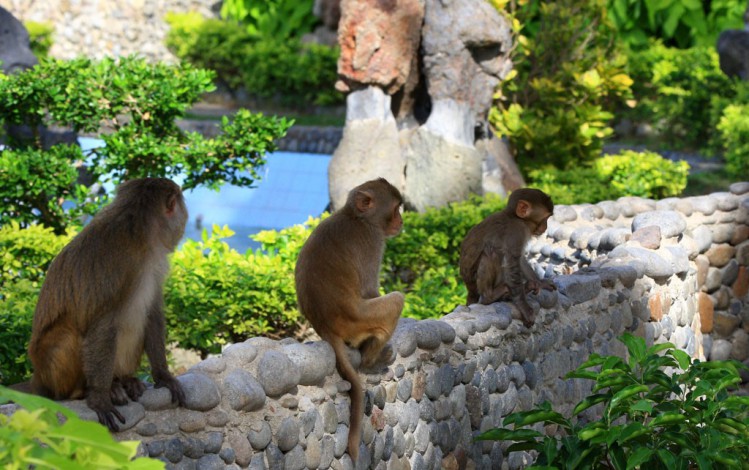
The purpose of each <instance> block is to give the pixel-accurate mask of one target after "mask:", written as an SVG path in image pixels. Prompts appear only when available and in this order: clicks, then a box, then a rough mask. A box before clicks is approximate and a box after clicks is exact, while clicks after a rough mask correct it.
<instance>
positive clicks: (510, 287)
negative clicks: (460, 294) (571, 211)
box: [460, 188, 556, 327]
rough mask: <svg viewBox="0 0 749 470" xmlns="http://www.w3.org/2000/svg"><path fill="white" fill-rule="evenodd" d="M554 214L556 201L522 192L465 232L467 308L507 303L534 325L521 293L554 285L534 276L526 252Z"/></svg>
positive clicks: (527, 190)
mask: <svg viewBox="0 0 749 470" xmlns="http://www.w3.org/2000/svg"><path fill="white" fill-rule="evenodd" d="M553 212H554V203H553V202H552V201H551V198H550V197H549V196H547V195H546V194H545V193H544V192H543V191H540V190H538V189H532V188H522V189H518V190H515V191H513V192H512V194H510V199H509V201H508V202H507V207H505V208H504V210H502V211H500V212H497V213H495V214H492V215H490V216H488V217H487V218H486V219H484V220H483V221H482V222H481V223H479V224H478V225H476V226H475V227H473V228H472V229H471V230H469V231H468V234H467V235H466V237H465V239H464V240H463V243H462V245H461V246H460V276H461V277H462V278H463V282H465V285H466V288H467V289H468V299H467V300H466V302H467V304H468V305H470V304H474V303H477V302H478V303H481V304H484V305H488V304H490V303H493V302H497V301H499V300H506V299H510V300H512V301H513V303H514V304H515V305H516V306H517V308H518V310H519V311H520V316H521V318H522V321H523V324H524V325H525V326H527V327H531V326H533V323H534V321H535V314H534V313H533V309H532V308H531V307H530V305H528V301H527V300H526V298H525V294H526V293H527V292H531V291H532V292H534V293H536V294H538V293H539V292H540V291H541V289H545V290H554V289H556V286H555V285H554V284H553V283H551V282H549V281H546V280H541V279H539V278H538V276H537V275H536V273H535V272H534V271H533V269H532V268H531V266H530V265H529V264H528V260H526V259H525V256H524V251H525V246H526V244H527V243H528V240H530V238H531V236H539V235H543V233H544V232H546V223H547V221H548V219H549V217H551V215H552V214H553Z"/></svg>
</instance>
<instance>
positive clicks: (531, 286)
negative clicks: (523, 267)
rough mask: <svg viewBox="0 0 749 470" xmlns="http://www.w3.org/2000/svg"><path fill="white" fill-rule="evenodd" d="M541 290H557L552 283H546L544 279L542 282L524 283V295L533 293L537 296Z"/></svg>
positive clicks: (532, 280)
mask: <svg viewBox="0 0 749 470" xmlns="http://www.w3.org/2000/svg"><path fill="white" fill-rule="evenodd" d="M541 289H543V290H557V286H556V284H554V283H553V282H551V281H547V280H546V279H543V280H536V279H531V280H529V281H528V282H526V283H525V292H526V293H530V292H533V293H534V294H536V295H538V293H539V292H541Z"/></svg>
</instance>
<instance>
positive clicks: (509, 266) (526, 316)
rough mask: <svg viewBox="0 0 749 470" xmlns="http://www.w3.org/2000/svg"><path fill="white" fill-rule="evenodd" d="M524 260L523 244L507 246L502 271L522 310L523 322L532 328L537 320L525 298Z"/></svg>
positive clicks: (511, 292)
mask: <svg viewBox="0 0 749 470" xmlns="http://www.w3.org/2000/svg"><path fill="white" fill-rule="evenodd" d="M524 260H525V259H524V258H523V250H522V246H521V245H515V246H507V247H506V250H505V256H504V258H503V260H502V261H503V263H502V273H503V277H504V279H505V282H506V284H507V288H508V289H509V291H510V295H511V296H512V301H513V303H514V304H515V306H516V307H517V308H518V310H519V311H520V317H521V319H522V321H523V324H524V325H525V326H526V327H528V328H530V327H531V326H533V323H534V322H535V314H534V313H533V309H532V308H531V306H530V305H529V304H528V301H527V300H526V298H525V284H524V282H523V268H522V264H523V261H524ZM529 267H530V266H529Z"/></svg>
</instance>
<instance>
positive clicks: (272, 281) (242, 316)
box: [165, 227, 306, 357]
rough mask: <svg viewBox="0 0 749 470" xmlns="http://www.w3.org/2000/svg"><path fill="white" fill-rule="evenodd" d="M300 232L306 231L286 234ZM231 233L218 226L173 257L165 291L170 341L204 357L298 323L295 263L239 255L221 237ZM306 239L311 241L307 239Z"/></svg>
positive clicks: (274, 257)
mask: <svg viewBox="0 0 749 470" xmlns="http://www.w3.org/2000/svg"><path fill="white" fill-rule="evenodd" d="M286 232H287V233H295V232H296V233H298V235H299V238H298V240H299V241H300V242H299V245H298V248H297V247H296V245H295V244H294V245H290V247H289V249H292V248H291V246H294V248H293V249H294V250H295V251H296V252H298V249H299V248H301V242H302V234H303V233H304V230H303V229H302V228H301V227H296V228H292V229H286ZM232 235H233V232H232V231H231V230H229V229H228V228H226V227H224V228H218V227H214V228H213V232H212V234H211V236H208V234H207V232H204V233H203V238H202V240H201V241H192V240H187V241H186V242H185V243H184V245H182V247H181V248H180V249H179V250H178V251H177V252H175V253H174V255H172V270H171V275H170V277H169V279H168V281H167V284H166V289H165V302H166V306H167V332H168V335H169V340H170V341H176V342H177V343H178V344H179V346H181V347H183V348H190V349H195V350H198V351H200V352H201V353H202V355H203V356H204V357H205V356H206V355H207V354H208V353H218V352H220V351H221V346H222V345H224V344H227V343H233V342H240V341H243V340H245V339H247V338H249V337H252V336H259V335H274V334H280V333H283V332H288V331H290V330H291V329H292V328H293V326H294V325H295V324H296V321H297V318H298V312H297V309H296V291H295V289H294V265H295V260H296V255H294V259H293V260H292V259H290V257H289V256H288V252H285V253H284V254H279V253H278V252H272V253H268V254H263V253H259V252H258V253H253V252H252V251H248V252H247V253H245V254H240V253H238V252H237V251H235V250H233V249H231V248H229V246H228V245H227V244H226V242H224V241H222V240H221V239H222V238H226V237H230V236H232ZM304 239H306V237H304Z"/></svg>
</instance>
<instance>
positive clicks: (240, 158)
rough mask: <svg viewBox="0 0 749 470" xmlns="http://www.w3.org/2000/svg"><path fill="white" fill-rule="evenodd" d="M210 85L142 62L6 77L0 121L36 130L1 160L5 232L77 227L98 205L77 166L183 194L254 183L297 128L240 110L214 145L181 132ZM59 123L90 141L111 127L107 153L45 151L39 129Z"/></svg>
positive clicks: (82, 63)
mask: <svg viewBox="0 0 749 470" xmlns="http://www.w3.org/2000/svg"><path fill="white" fill-rule="evenodd" d="M212 78H213V73H212V72H210V71H207V70H199V69H194V68H192V67H191V66H189V65H186V66H181V67H179V66H169V65H164V64H155V65H153V64H148V63H146V62H145V61H144V60H143V59H138V58H135V57H127V58H121V59H118V60H114V59H105V60H102V61H100V62H92V61H90V60H88V59H76V60H73V61H44V62H42V63H41V64H40V65H38V66H36V67H34V68H32V69H29V70H26V71H24V72H22V73H19V74H17V75H13V76H4V75H0V119H2V120H3V121H4V122H5V123H6V124H14V125H25V126H29V127H28V128H29V129H30V132H28V133H26V134H25V135H24V134H13V135H11V134H9V135H8V140H7V142H8V145H9V148H8V149H6V150H5V151H4V152H3V154H2V157H0V178H2V179H3V181H6V182H8V183H9V184H6V185H3V187H2V189H0V201H2V203H0V225H5V224H7V223H8V222H9V221H10V220H18V221H19V222H20V223H21V224H22V225H24V226H25V225H28V224H29V223H31V222H32V221H39V222H41V223H43V224H44V225H46V226H49V227H52V228H54V229H55V231H56V232H57V233H63V232H64V231H65V227H67V226H68V225H70V224H78V223H80V221H79V220H78V218H79V216H80V215H81V214H86V213H89V214H90V213H92V212H93V211H94V210H96V209H97V208H98V206H99V205H100V203H101V201H100V200H98V199H97V197H95V196H96V195H94V194H90V193H89V191H88V190H87V188H84V187H82V186H80V185H78V184H76V183H75V180H76V177H77V170H76V169H75V168H74V167H75V166H77V165H80V162H81V161H84V162H85V164H86V166H87V170H88V172H90V173H91V175H92V176H93V178H94V179H95V180H97V181H99V182H104V181H107V180H111V181H113V182H114V183H115V184H116V183H119V182H120V181H122V180H124V179H127V178H136V177H143V176H163V177H176V176H184V182H183V187H184V188H192V187H195V186H198V185H206V186H208V187H211V188H217V187H219V186H220V185H222V184H224V183H230V184H234V185H238V186H247V185H250V184H252V182H253V181H254V180H255V179H257V175H256V173H255V171H254V168H255V167H256V166H257V165H261V164H263V163H264V160H263V158H264V155H265V153H266V152H270V151H273V150H275V148H276V145H275V140H276V139H278V138H280V137H282V136H283V135H284V134H285V133H286V131H287V129H288V128H289V127H290V126H291V122H289V121H287V120H286V119H278V118H266V117H264V116H263V115H262V114H252V113H250V112H249V111H247V110H240V111H239V112H237V114H236V115H235V116H234V117H233V120H229V119H228V118H226V117H225V118H224V119H223V121H222V123H221V126H220V127H221V131H222V133H221V134H220V135H219V136H218V137H216V138H214V139H206V138H205V137H203V136H201V135H200V134H198V133H184V132H182V131H181V130H180V129H179V127H177V124H176V120H177V119H178V118H181V117H183V116H184V114H185V111H186V110H187V109H188V108H189V107H191V106H192V105H193V104H194V103H195V102H196V101H197V100H198V99H199V98H200V97H201V95H202V94H203V93H204V92H206V91H208V90H210V89H212V87H213V85H212V83H211V80H212ZM53 124H59V125H63V126H69V127H70V128H72V129H73V130H75V131H76V132H84V133H99V132H100V131H101V130H102V128H104V129H107V130H108V132H106V133H105V134H104V135H103V136H102V139H103V141H104V143H105V145H104V146H101V147H98V148H94V149H93V150H91V151H90V152H89V153H87V154H86V155H83V154H82V153H81V150H80V148H78V147H76V146H69V145H63V144H58V145H54V146H52V147H51V148H45V147H44V146H43V145H42V144H43V142H42V139H41V136H40V134H39V132H38V129H39V126H50V125H53ZM247 175H249V176H247ZM63 202H66V205H65V206H63ZM68 206H72V208H70V209H66V208H65V207H68Z"/></svg>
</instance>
